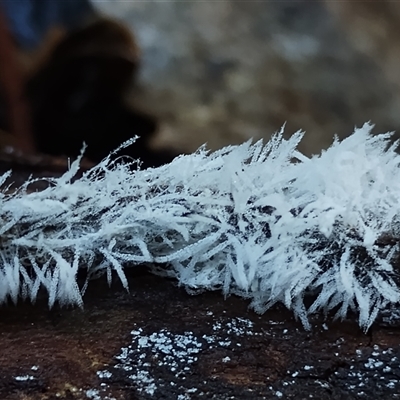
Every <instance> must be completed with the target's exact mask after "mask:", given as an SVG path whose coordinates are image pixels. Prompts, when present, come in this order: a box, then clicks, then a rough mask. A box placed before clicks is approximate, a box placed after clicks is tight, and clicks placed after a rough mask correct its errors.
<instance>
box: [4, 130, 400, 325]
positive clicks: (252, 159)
mask: <svg viewBox="0 0 400 400" xmlns="http://www.w3.org/2000/svg"><path fill="white" fill-rule="evenodd" d="M370 130H371V126H370V125H369V124H365V125H364V126H363V127H362V128H361V129H357V130H356V131H355V132H354V134H353V135H352V136H350V137H348V138H347V139H345V140H343V141H342V142H339V141H337V140H336V141H335V142H334V143H333V145H332V146H331V147H330V148H329V149H328V150H327V151H325V152H323V153H322V154H321V155H320V156H318V157H317V156H315V157H312V158H307V157H305V156H304V155H302V154H301V153H300V152H298V151H297V150H296V147H297V144H298V142H299V141H300V140H301V138H302V133H300V132H298V133H296V134H294V135H293V136H292V137H291V138H290V139H289V140H284V139H283V138H282V133H279V134H276V135H275V136H274V137H273V138H272V139H271V140H270V142H269V143H267V144H266V145H263V143H262V142H261V141H260V142H257V143H255V144H251V143H250V142H247V143H244V144H242V145H240V146H229V147H226V148H224V149H222V150H220V151H217V152H214V153H211V154H210V153H208V152H207V151H206V150H205V149H204V148H200V149H199V150H198V151H197V152H196V153H194V154H191V155H186V156H180V157H178V158H176V159H175V160H174V161H172V162H171V163H170V164H168V165H165V166H163V167H160V168H155V169H147V170H138V171H135V172H132V171H131V170H130V169H129V167H128V166H126V165H113V164H112V163H111V162H110V161H109V160H108V159H107V160H104V161H103V162H102V163H101V164H100V165H98V166H97V167H95V168H94V169H93V170H91V171H89V172H88V173H86V174H85V175H84V176H83V177H82V178H80V179H77V180H75V181H71V179H72V178H73V177H74V175H75V174H76V172H77V171H78V169H79V160H78V161H76V162H75V163H74V164H73V165H72V167H71V169H70V171H69V172H67V173H66V174H65V175H64V176H63V177H61V178H59V179H54V180H52V181H51V182H52V184H51V187H49V188H48V189H46V190H44V191H42V192H34V193H28V192H27V191H26V187H27V186H28V185H29V182H28V183H27V184H26V186H25V188H23V189H22V190H20V191H19V192H18V193H14V194H1V195H0V234H1V242H0V251H1V258H0V260H1V266H0V301H6V300H7V299H8V298H11V299H12V300H13V301H14V302H16V301H17V299H18V297H19V296H22V297H24V298H26V297H28V298H30V299H31V300H32V301H34V300H35V298H36V296H37V293H38V290H39V287H44V288H45V289H46V290H47V292H48V295H49V305H50V306H52V305H53V304H54V302H55V301H59V302H60V303H62V304H65V303H76V304H82V291H83V289H82V288H79V287H78V284H77V281H76V275H77V271H78V269H79V268H85V269H87V271H88V275H89V277H90V276H94V275H98V273H101V272H104V273H106V274H107V276H108V277H109V279H111V272H112V270H114V271H115V272H116V273H117V274H118V276H119V278H120V279H121V281H122V283H123V285H124V286H125V287H127V280H126V278H125V275H124V268H127V267H129V266H134V265H138V264H143V263H152V264H154V265H157V264H165V265H166V267H163V268H162V269H158V270H155V271H156V272H157V271H158V272H162V273H164V274H165V273H166V274H168V275H169V276H173V277H175V278H176V279H178V281H179V282H180V283H181V284H182V285H184V286H186V287H187V288H188V290H190V291H192V292H193V291H196V290H204V289H209V290H215V289H221V290H222V291H223V293H224V294H226V295H227V294H230V293H235V294H239V295H241V296H243V297H246V298H250V299H251V300H252V306H253V307H254V309H255V310H256V311H259V312H263V311H265V310H266V309H267V308H268V307H270V306H271V305H273V304H275V303H277V302H282V303H284V304H285V305H286V306H287V307H288V308H291V309H293V311H294V313H295V314H296V316H298V317H299V318H300V319H301V321H302V322H303V324H304V325H305V327H308V326H309V323H308V316H309V315H310V314H312V313H314V312H317V311H320V310H322V311H325V312H326V311H329V310H331V309H337V310H338V311H337V316H338V317H345V316H346V314H347V312H348V310H349V309H352V310H355V311H357V312H358V315H359V324H360V326H362V327H363V328H364V329H367V328H368V327H369V326H370V325H371V324H372V323H373V321H374V320H375V318H376V316H377V314H378V312H379V311H380V310H381V309H383V308H385V307H387V306H388V305H389V304H390V303H397V302H398V301H399V296H400V290H399V286H398V283H399V277H398V273H397V272H396V271H395V270H394V267H395V265H396V262H397V260H398V255H399V245H398V238H399V235H400V204H399V199H400V167H399V163H400V156H399V155H397V154H396V152H395V146H394V145H392V146H390V143H389V139H390V134H384V135H378V136H372V135H371V134H370ZM6 178H7V176H6V175H4V176H3V177H2V178H0V183H1V184H3V183H4V181H5V179H6ZM307 294H312V295H313V296H314V299H315V301H314V303H313V304H312V305H311V306H310V307H308V308H307V307H306V306H305V304H304V302H303V299H304V296H305V295H307Z"/></svg>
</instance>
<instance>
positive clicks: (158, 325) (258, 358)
mask: <svg viewBox="0 0 400 400" xmlns="http://www.w3.org/2000/svg"><path fill="white" fill-rule="evenodd" d="M129 275H130V276H129V282H130V293H126V292H125V291H124V290H123V289H122V288H120V287H119V285H118V284H115V285H113V287H112V288H108V286H107V284H106V282H105V279H99V280H98V281H95V282H92V284H91V285H90V287H89V291H88V293H87V294H86V296H85V308H84V310H81V309H60V308H55V309H53V310H51V311H48V309H47V305H46V304H45V302H44V301H39V302H38V303H37V304H36V305H34V306H32V305H28V304H19V305H18V306H16V307H15V306H13V305H8V306H3V307H2V308H1V309H0V332H1V334H0V346H1V348H2V352H1V355H0V397H1V398H3V399H10V400H14V399H32V400H33V399H56V398H65V399H86V398H95V399H111V398H115V399H154V398H157V399H161V398H163V399H177V398H181V399H197V398H199V399H201V398H214V399H273V398H294V399H306V398H307V399H308V398H319V399H322V398H324V399H327V398H329V399H353V398H354V399H358V398H360V399H373V398H377V397H380V398H396V396H398V394H397V393H399V390H400V382H399V376H400V367H399V361H398V360H399V358H400V346H399V339H398V334H399V329H398V327H397V326H385V325H384V324H381V325H379V324H377V325H375V326H373V328H372V329H371V330H370V332H368V333H367V334H364V333H362V332H360V330H359V329H358V327H357V324H356V322H355V321H352V320H351V317H350V318H349V320H348V321H344V322H335V323H331V322H328V321H329V317H328V318H327V321H326V322H325V323H324V322H323V321H322V320H318V321H314V324H313V330H312V331H311V332H306V331H304V329H303V328H302V326H301V325H300V323H298V322H296V321H294V320H293V317H292V315H291V313H290V312H288V311H287V310H285V309H284V308H283V307H276V308H274V309H273V310H270V311H268V312H267V313H266V314H264V315H262V316H259V315H257V314H254V313H253V312H250V311H249V310H248V309H247V304H246V301H244V300H243V299H238V298H235V297H230V298H228V299H226V300H224V299H223V297H222V296H221V294H220V293H204V294H202V295H199V296H190V295H188V294H187V293H186V292H185V291H184V290H183V289H181V288H179V287H177V286H176V284H175V283H174V282H171V281H168V280H165V279H162V278H158V277H154V276H152V275H149V274H147V273H145V272H143V271H139V272H138V269H132V273H130V274H129ZM140 329H142V332H143V333H145V334H146V335H148V337H149V336H150V335H152V334H153V335H155V334H157V333H159V332H164V333H165V334H166V335H167V336H168V335H169V336H170V337H172V336H171V335H183V334H184V333H185V332H186V333H188V332H191V333H192V336H193V337H195V338H196V340H197V342H198V343H201V344H202V346H201V349H200V351H199V352H198V353H197V354H196V359H195V360H194V361H193V362H191V363H190V368H189V370H187V369H185V365H189V364H186V363H187V361H188V358H190V356H187V358H186V359H185V360H183V361H181V363H178V364H179V365H178V366H177V367H176V369H175V370H172V369H173V368H171V365H168V363H167V362H165V359H164V364H163V365H160V360H163V358H162V357H164V356H165V354H164V353H163V352H162V351H160V349H158V350H157V349H154V348H144V349H143V353H142V354H145V355H146V359H147V360H150V361H149V364H150V365H149V366H147V367H146V371H149V374H150V375H151V376H152V378H154V381H155V385H156V386H157V389H156V391H155V393H154V394H151V393H148V392H146V391H145V390H144V389H143V380H141V379H133V378H132V375H135V374H136V375H138V372H140V371H139V369H140V368H142V369H143V368H144V367H143V365H144V364H143V365H142V367H140V366H139V364H138V359H139V357H138V354H137V350H138V349H140V346H139V345H138V344H137V343H136V347H135V346H133V345H134V344H135V342H132V339H131V335H130V332H131V331H132V330H140ZM204 335H206V336H204ZM213 335H214V337H215V338H216V340H214V341H213V340H211V341H210V340H208V341H207V340H205V339H204V337H206V339H207V338H208V339H209V338H210V337H212V336H213ZM175 337H177V336H175ZM210 343H211V344H210ZM128 345H132V346H133V350H132V354H131V355H128V356H127V357H126V358H125V359H123V363H122V364H121V359H122V358H123V357H122V358H121V357H120V358H119V359H117V358H116V356H118V355H121V348H124V347H125V348H127V346H128ZM188 346H190V344H189V345H188ZM149 352H150V354H148V353H149ZM135 357H136V359H135ZM143 357H145V356H143ZM129 358H131V360H130V359H129ZM135 360H136V361H135ZM115 365H116V367H113V366H115ZM118 365H119V366H118ZM123 365H125V367H122V366H123ZM128 365H130V366H131V368H130V369H129V368H126V366H128ZM104 370H107V371H109V372H110V373H111V374H112V376H111V377H109V378H104V376H105V375H106V374H104V373H102V372H101V371H104ZM186 371H187V372H186ZM96 396H97V397H96ZM179 396H181V397H179ZM185 396H186V397H185Z"/></svg>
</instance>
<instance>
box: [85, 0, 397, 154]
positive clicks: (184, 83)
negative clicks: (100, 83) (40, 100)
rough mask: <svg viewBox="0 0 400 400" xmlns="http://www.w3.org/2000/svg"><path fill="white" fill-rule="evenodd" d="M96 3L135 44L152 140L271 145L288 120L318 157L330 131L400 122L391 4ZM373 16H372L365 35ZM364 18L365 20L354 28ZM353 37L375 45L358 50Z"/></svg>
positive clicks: (188, 145) (391, 126) (191, 145)
mask: <svg viewBox="0 0 400 400" xmlns="http://www.w3.org/2000/svg"><path fill="white" fill-rule="evenodd" d="M93 4H94V5H95V6H96V7H97V8H98V9H100V10H101V11H103V12H104V13H107V14H108V15H112V16H114V17H117V18H121V19H122V20H124V21H125V22H126V23H128V24H129V25H130V26H131V27H132V29H133V30H134V32H135V33H136V35H137V37H138V41H139V46H140V47H141V48H142V52H143V64H142V73H141V82H142V91H141V92H140V101H141V103H142V104H143V102H144V104H146V106H147V108H148V109H151V110H154V111H155V112H157V114H158V115H159V116H160V118H161V120H162V121H163V124H162V129H161V135H160V137H159V138H158V142H156V143H155V144H158V145H163V144H164V145H165V144H168V145H173V146H175V147H177V148H179V149H181V150H184V151H191V150H194V149H195V148H197V147H198V146H199V145H201V144H202V143H204V142H207V143H208V145H209V147H211V148H218V147H221V146H223V145H226V144H231V143H240V142H242V141H243V140H247V139H248V138H250V137H254V138H255V139H258V138H269V136H270V134H271V133H272V132H274V131H276V130H278V129H279V128H280V127H281V126H282V125H283V124H284V123H285V122H286V121H287V125H286V131H287V133H288V134H290V133H293V131H295V130H298V129H303V130H306V131H307V135H306V138H305V139H304V142H303V144H302V147H301V149H302V150H303V151H306V152H307V153H316V152H319V150H320V149H321V148H324V147H327V146H328V145H329V144H330V143H331V141H332V136H333V135H334V134H335V133H337V134H338V135H339V136H344V135H347V134H349V133H351V131H352V130H353V128H354V126H355V125H361V124H362V123H363V122H365V121H366V120H371V121H373V122H374V123H375V124H376V126H377V128H376V129H377V131H387V130H396V129H398V128H399V126H400V113H399V112H398V109H399V107H400V93H399V90H398V84H397V83H396V84H394V83H395V81H396V79H397V80H399V81H400V78H399V77H398V76H397V75H396V68H397V66H398V65H399V62H398V61H397V56H395V57H394V56H393V52H392V50H393V49H394V47H395V45H396V40H395V37H396V35H397V34H396V32H397V28H396V30H395V31H392V30H391V29H387V26H392V25H391V24H396V23H397V21H398V20H399V18H398V15H399V14H400V8H399V9H397V11H393V12H392V11H391V10H392V9H393V10H394V9H395V8H396V7H397V5H396V4H395V3H391V4H389V2H385V1H383V2H379V4H374V5H369V4H370V3H368V5H367V4H365V5H362V4H360V3H356V4H352V3H347V2H340V3H338V4H336V3H335V2H333V3H332V2H326V3H318V2H317V3H316V2H311V3H310V2H308V1H297V2H295V3H293V2H234V1H227V2H186V3H181V2H178V3H176V2H161V3H160V2H117V3H115V2H111V1H110V2H96V1H93ZM327 4H329V6H327ZM381 7H382V8H381ZM374 9H376V10H377V12H378V11H379V10H380V11H379V13H378V14H376V15H378V16H379V18H377V19H375V20H374V25H373V28H374V29H373V30H372V31H371V30H369V31H368V24H369V19H368V18H370V17H371V18H372V17H373V16H374V11H373V10H374ZM378 9H379V10H378ZM368 10H371V11H368ZM333 11H335V12H333ZM364 12H365V13H367V14H368V13H369V14H368V15H367V17H362V15H361V14H362V13H364ZM346 13H347V14H346ZM338 14H339V15H342V14H344V15H348V16H350V19H349V20H347V19H346V18H345V17H343V16H341V17H340V18H338V17H337V15H338ZM358 14H360V16H358ZM359 18H361V21H364V22H365V23H364V24H361V25H360V24H355V23H354V20H355V19H357V21H358V19H359ZM390 21H392V22H390ZM388 24H389V25H388ZM382 30H383V31H387V32H388V33H387V35H389V36H391V37H392V38H393V40H390V41H389V42H387V41H386V39H385V37H386V36H385V35H383V36H382ZM389 31H390V32H389ZM362 32H364V33H362ZM357 35H359V36H360V35H361V36H362V35H364V37H366V38H367V39H368V40H369V41H370V42H371V43H373V45H372V47H371V46H369V47H368V45H365V40H364V45H363V44H361V45H360V44H359V39H357V37H358V36H357ZM374 38H377V39H374ZM368 40H367V42H368ZM360 46H361V47H362V46H364V48H363V49H362V51H361V48H360ZM385 60H386V61H385ZM381 62H384V63H386V66H383V65H382V64H381ZM399 76H400V75H399ZM132 101H134V96H133V100H132Z"/></svg>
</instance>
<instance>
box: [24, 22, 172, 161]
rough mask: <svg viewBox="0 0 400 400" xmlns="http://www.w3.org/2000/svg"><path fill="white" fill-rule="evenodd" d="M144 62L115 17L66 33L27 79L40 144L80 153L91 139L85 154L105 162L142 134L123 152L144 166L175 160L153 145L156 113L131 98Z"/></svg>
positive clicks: (53, 150)
mask: <svg viewBox="0 0 400 400" xmlns="http://www.w3.org/2000/svg"><path fill="white" fill-rule="evenodd" d="M138 66H139V49H138V47H137V46H136V42H135V40H134V38H133V36H132V34H131V32H130V31H129V30H128V29H127V28H126V27H125V26H123V25H122V24H119V23H117V22H115V21H112V20H108V19H101V18H100V19H98V20H96V21H94V22H92V23H90V24H88V25H85V26H84V27H82V28H79V29H76V30H73V31H71V32H70V33H69V34H68V35H66V36H65V37H64V38H62V39H61V40H60V41H59V43H57V44H56V46H55V47H54V49H52V51H51V53H50V55H49V57H48V60H47V61H46V62H45V63H44V65H41V66H40V67H39V68H38V70H37V71H34V72H33V74H32V76H30V78H29V79H28V81H27V85H26V86H27V87H26V92H27V98H28V100H29V102H30V105H31V109H32V126H33V134H34V138H35V144H36V146H37V149H38V150H39V151H40V152H42V153H46V154H52V155H66V156H77V155H78V154H79V153H80V151H81V149H82V147H83V143H84V142H85V143H86V144H87V149H86V151H85V155H86V156H87V157H88V158H89V159H90V160H92V161H94V162H99V161H101V160H102V159H103V158H105V157H106V156H107V155H108V154H109V153H110V152H111V151H113V150H115V149H116V148H117V147H119V146H120V144H121V143H123V142H125V141H126V140H129V139H131V138H132V137H134V136H136V135H137V136H138V137H139V139H138V140H137V141H136V142H135V144H134V145H133V146H130V147H129V148H126V149H124V151H123V152H121V153H123V154H124V155H129V156H131V157H132V158H134V159H140V160H141V161H142V163H143V167H154V166H158V165H161V164H164V163H165V162H169V161H171V160H172V158H173V154H172V153H169V152H168V151H164V152H159V151H156V150H153V149H150V148H149V145H148V142H149V140H150V138H151V137H152V136H153V135H154V134H155V133H156V130H157V120H156V118H155V117H154V116H152V115H149V114H146V113H144V112H143V111H141V110H139V109H138V108H137V107H133V106H130V105H127V104H126V101H125V97H126V92H127V91H128V90H129V88H131V89H132V87H131V83H133V82H134V80H135V77H136V73H137V70H138ZM118 155H122V154H120V153H119V154H118Z"/></svg>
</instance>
